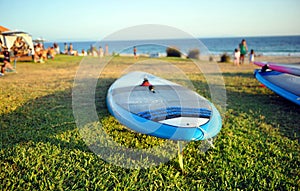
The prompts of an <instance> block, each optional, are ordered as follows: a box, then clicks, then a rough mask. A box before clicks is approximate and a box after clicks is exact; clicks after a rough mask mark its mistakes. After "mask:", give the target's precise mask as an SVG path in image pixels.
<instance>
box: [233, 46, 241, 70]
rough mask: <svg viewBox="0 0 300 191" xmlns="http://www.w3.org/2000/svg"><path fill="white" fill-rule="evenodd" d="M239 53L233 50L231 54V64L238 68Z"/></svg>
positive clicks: (237, 50)
mask: <svg viewBox="0 0 300 191" xmlns="http://www.w3.org/2000/svg"><path fill="white" fill-rule="evenodd" d="M240 55H241V53H240V51H239V49H237V48H236V49H234V53H233V64H234V65H236V66H240Z"/></svg>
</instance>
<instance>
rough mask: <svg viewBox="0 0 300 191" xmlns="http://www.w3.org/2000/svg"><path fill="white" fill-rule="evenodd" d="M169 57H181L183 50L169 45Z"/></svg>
mask: <svg viewBox="0 0 300 191" xmlns="http://www.w3.org/2000/svg"><path fill="white" fill-rule="evenodd" d="M166 52H167V57H181V52H180V50H179V49H178V48H176V47H168V48H167V49H166Z"/></svg>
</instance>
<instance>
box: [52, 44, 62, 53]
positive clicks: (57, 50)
mask: <svg viewBox="0 0 300 191" xmlns="http://www.w3.org/2000/svg"><path fill="white" fill-rule="evenodd" d="M53 47H54V51H55V54H60V50H59V46H58V44H57V43H53Z"/></svg>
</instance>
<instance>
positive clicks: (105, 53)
mask: <svg viewBox="0 0 300 191" xmlns="http://www.w3.org/2000/svg"><path fill="white" fill-rule="evenodd" d="M87 54H88V55H90V56H94V57H98V56H99V57H100V58H102V57H103V56H108V55H109V52H108V45H107V44H106V45H105V49H104V50H103V48H102V46H100V47H99V50H97V48H96V47H95V46H93V45H91V47H90V49H89V50H88V52H87Z"/></svg>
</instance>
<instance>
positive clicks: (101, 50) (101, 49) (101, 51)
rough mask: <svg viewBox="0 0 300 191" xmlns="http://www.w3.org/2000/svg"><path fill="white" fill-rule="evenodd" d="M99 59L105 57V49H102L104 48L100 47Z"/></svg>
mask: <svg viewBox="0 0 300 191" xmlns="http://www.w3.org/2000/svg"><path fill="white" fill-rule="evenodd" d="M99 57H100V58H102V57H103V48H102V46H100V47H99Z"/></svg>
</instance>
